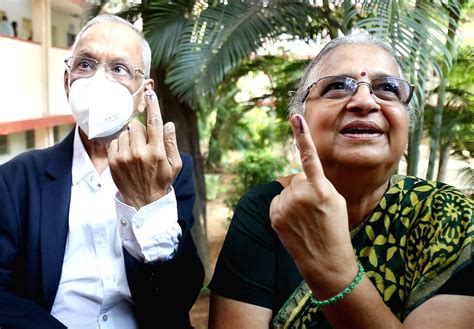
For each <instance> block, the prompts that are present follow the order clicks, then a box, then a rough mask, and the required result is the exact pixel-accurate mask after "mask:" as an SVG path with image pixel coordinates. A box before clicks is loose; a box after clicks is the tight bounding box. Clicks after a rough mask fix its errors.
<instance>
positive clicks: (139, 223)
mask: <svg viewBox="0 0 474 329" xmlns="http://www.w3.org/2000/svg"><path fill="white" fill-rule="evenodd" d="M142 226H143V224H142V222H138V223H136V224H135V228H140V227H142Z"/></svg>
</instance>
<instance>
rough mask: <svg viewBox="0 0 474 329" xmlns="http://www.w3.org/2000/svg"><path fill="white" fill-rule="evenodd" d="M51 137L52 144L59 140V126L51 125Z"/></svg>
mask: <svg viewBox="0 0 474 329" xmlns="http://www.w3.org/2000/svg"><path fill="white" fill-rule="evenodd" d="M53 139H54V144H56V143H58V142H60V141H61V132H60V131H59V126H54V127H53Z"/></svg>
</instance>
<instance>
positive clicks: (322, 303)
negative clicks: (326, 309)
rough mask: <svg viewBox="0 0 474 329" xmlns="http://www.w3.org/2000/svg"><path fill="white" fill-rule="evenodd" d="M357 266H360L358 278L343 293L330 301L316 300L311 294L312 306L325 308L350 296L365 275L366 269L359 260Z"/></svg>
mask: <svg viewBox="0 0 474 329" xmlns="http://www.w3.org/2000/svg"><path fill="white" fill-rule="evenodd" d="M357 265H359V273H357V276H356V277H355V279H354V281H352V283H351V284H350V285H349V286H348V287H346V289H344V290H343V291H341V292H340V293H338V294H337V295H336V296H333V297H331V298H329V299H326V300H322V301H318V300H316V298H314V295H313V294H311V296H310V297H309V300H310V302H311V306H313V307H323V306H326V305H330V304H333V303H335V302H337V301H339V300H341V299H343V298H344V297H345V296H346V295H348V294H349V293H350V292H351V291H352V290H354V288H355V287H356V286H357V285H358V284H359V282H360V280H361V279H362V276H363V275H364V268H363V267H362V264H361V263H360V262H359V260H357Z"/></svg>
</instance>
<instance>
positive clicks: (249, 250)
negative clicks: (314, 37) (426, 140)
mask: <svg viewBox="0 0 474 329" xmlns="http://www.w3.org/2000/svg"><path fill="white" fill-rule="evenodd" d="M412 94H413V86H412V85H411V84H410V83H409V82H408V81H406V80H404V79H403V75H402V71H401V69H400V65H399V63H398V61H397V59H396V57H395V55H394V53H393V51H392V50H391V48H390V47H388V46H387V45H385V44H384V43H382V42H380V41H377V40H375V39H373V38H371V37H370V36H368V35H366V34H360V35H355V36H350V37H345V38H339V39H335V40H333V41H331V42H330V43H329V44H328V45H327V46H326V47H325V48H324V49H323V50H322V51H321V52H320V54H319V55H318V56H317V57H316V58H315V59H314V60H313V61H312V62H311V64H310V65H309V67H308V69H307V70H306V72H305V74H304V76H303V78H302V80H301V82H300V86H299V91H298V92H297V93H296V96H295V99H294V100H293V102H292V105H291V107H290V111H291V114H292V115H291V117H290V122H291V127H292V129H293V133H294V136H295V140H296V143H297V146H298V149H299V151H300V156H301V161H302V167H303V173H301V174H298V175H294V176H288V177H284V178H281V179H279V180H278V181H275V182H271V183H268V184H265V185H261V186H257V187H255V188H254V189H253V190H252V191H250V192H249V193H247V194H246V195H244V196H243V197H242V199H241V200H240V202H239V205H238V206H237V208H236V210H235V214H234V217H233V220H232V223H231V225H230V228H229V232H228V234H227V237H226V240H225V242H224V246H223V248H222V251H221V254H220V256H219V260H218V262H217V266H216V270H215V274H214V277H213V279H212V282H211V284H210V289H211V291H212V297H211V311H210V328H226V329H229V328H239V329H242V328H245V329H247V328H268V327H272V328H402V327H407V328H473V325H474V316H473V313H474V312H473V311H474V297H472V296H473V276H472V275H473V262H472V255H473V240H474V226H473V204H472V201H471V200H469V199H468V198H467V197H466V196H465V195H463V194H462V193H461V192H459V191H458V190H456V189H455V188H453V187H452V186H449V185H446V184H443V183H437V182H430V181H425V180H422V179H419V178H415V177H407V176H400V175H394V172H395V170H396V168H397V164H398V162H399V160H400V158H401V157H402V155H403V152H404V151H405V149H406V147H407V136H408V128H409V116H410V112H411V111H410V110H409V108H408V103H409V102H410V98H411V96H412Z"/></svg>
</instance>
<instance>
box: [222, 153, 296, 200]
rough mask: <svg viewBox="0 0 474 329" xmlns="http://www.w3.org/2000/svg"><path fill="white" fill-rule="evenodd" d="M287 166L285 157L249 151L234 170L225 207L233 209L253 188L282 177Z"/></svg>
mask: <svg viewBox="0 0 474 329" xmlns="http://www.w3.org/2000/svg"><path fill="white" fill-rule="evenodd" d="M286 165H287V159H286V158H285V157H278V156H274V155H273V154H271V152H270V151H268V150H264V151H261V150H260V151H249V152H247V153H246V154H245V157H244V159H243V160H242V161H240V162H238V163H237V164H236V166H235V168H234V173H235V174H236V177H235V178H234V179H233V180H232V186H233V187H234V190H233V191H232V192H230V193H229V197H228V198H227V199H226V200H225V205H226V206H227V207H229V208H230V209H234V208H235V206H236V205H237V202H238V201H239V199H240V197H241V196H242V194H244V193H245V192H247V191H248V190H250V189H251V188H252V187H253V186H255V185H258V184H263V183H267V182H270V181H272V180H274V179H276V178H277V177H280V176H282V174H283V172H284V169H285V168H286Z"/></svg>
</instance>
